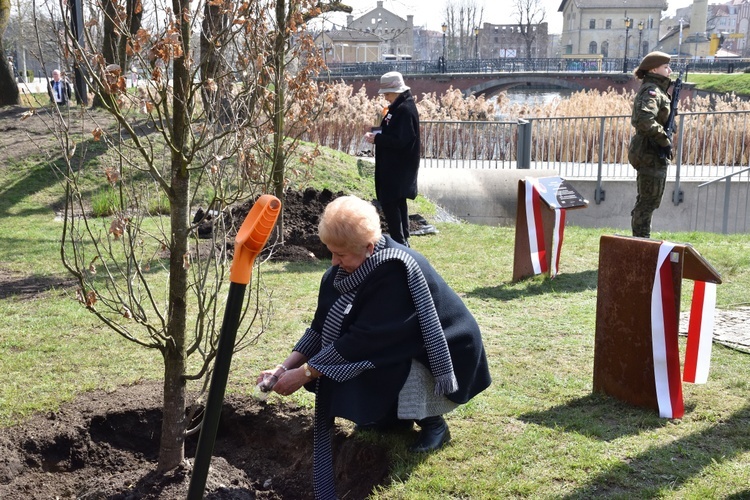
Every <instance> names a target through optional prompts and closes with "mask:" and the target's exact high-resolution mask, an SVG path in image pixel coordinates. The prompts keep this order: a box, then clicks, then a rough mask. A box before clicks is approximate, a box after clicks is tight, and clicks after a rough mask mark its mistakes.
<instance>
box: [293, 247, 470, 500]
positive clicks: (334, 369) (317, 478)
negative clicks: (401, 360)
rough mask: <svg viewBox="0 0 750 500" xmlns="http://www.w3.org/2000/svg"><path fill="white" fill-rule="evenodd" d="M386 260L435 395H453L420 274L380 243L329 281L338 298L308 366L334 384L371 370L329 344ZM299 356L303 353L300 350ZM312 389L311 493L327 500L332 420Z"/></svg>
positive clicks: (444, 348) (331, 494) (331, 490)
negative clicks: (401, 286)
mask: <svg viewBox="0 0 750 500" xmlns="http://www.w3.org/2000/svg"><path fill="white" fill-rule="evenodd" d="M392 260H399V261H401V262H402V263H403V264H404V266H405V268H406V281H407V286H408V287H409V291H410V293H411V296H412V299H413V300H414V306H415V309H416V312H417V320H418V322H419V327H420V329H421V331H422V338H423V340H424V345H425V349H426V350H427V359H428V361H429V368H430V371H431V372H432V376H433V377H434V378H435V394H436V395H444V394H451V393H453V392H456V391H457V390H458V381H457V380H456V376H455V374H454V373H453V362H452V361H451V358H450V353H449V351H448V342H447V341H446V340H445V334H444V333H443V327H442V325H441V324H440V319H439V318H438V315H437V311H436V310H435V303H434V302H433V300H432V295H431V294H430V290H429V287H428V286H427V281H426V280H425V277H424V274H422V270H421V269H420V268H419V265H418V264H417V262H416V261H415V260H414V258H413V257H412V256H411V255H409V254H408V253H406V252H404V251H403V250H401V249H398V248H386V246H385V238H384V237H381V239H380V241H378V243H377V245H375V249H374V252H373V255H372V256H370V257H369V258H367V259H366V260H365V261H364V262H363V263H362V264H361V265H360V266H359V267H358V268H357V269H356V270H355V271H354V272H353V273H351V274H349V273H347V272H346V271H344V270H343V269H342V268H339V270H338V273H337V274H336V276H335V277H334V281H333V286H334V287H335V288H336V290H338V292H339V293H341V294H342V295H341V297H339V298H338V300H337V301H336V302H335V303H334V304H333V306H332V307H331V309H330V310H329V312H328V315H327V316H326V319H325V320H324V322H323V328H322V330H323V331H322V339H321V350H320V352H318V353H317V354H316V355H315V359H314V360H313V363H311V366H313V367H314V368H315V369H316V370H318V371H320V372H321V373H323V374H324V375H325V376H326V377H328V378H331V379H333V380H335V381H337V382H342V381H345V380H349V379H351V378H354V377H356V376H357V375H359V374H360V373H362V372H363V371H365V370H368V369H371V368H374V367H375V366H374V365H373V364H372V363H371V362H369V361H360V362H354V363H352V362H349V361H347V360H346V359H344V358H343V357H342V356H341V355H340V354H338V353H337V352H336V350H335V349H334V348H333V342H334V341H335V340H336V339H338V338H339V336H340V335H341V325H342V323H343V321H344V318H345V317H346V314H347V313H348V312H349V309H350V308H351V304H352V302H353V301H354V297H355V295H356V293H357V289H358V288H359V285H361V284H362V282H363V281H364V280H365V278H366V277H367V276H368V275H369V274H370V273H371V272H372V271H373V270H374V269H375V268H377V267H378V266H379V265H380V264H383V263H385V262H389V261H392ZM298 345H299V344H298ZM300 347H301V346H300ZM295 350H297V348H295ZM302 351H303V352H304V349H302ZM318 388H319V386H316V391H315V394H316V401H315V430H314V439H313V442H314V449H313V489H314V492H315V498H316V499H319V500H329V499H335V498H336V489H335V485H334V475H333V451H332V448H331V431H332V430H333V418H332V417H330V415H329V414H328V408H329V407H330V404H329V401H327V398H328V397H330V394H322V393H321V391H319V390H318Z"/></svg>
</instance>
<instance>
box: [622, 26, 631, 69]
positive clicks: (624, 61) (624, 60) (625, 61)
mask: <svg viewBox="0 0 750 500" xmlns="http://www.w3.org/2000/svg"><path fill="white" fill-rule="evenodd" d="M629 32H630V18H629V17H628V11H625V57H623V58H622V72H623V73H627V72H628V33H629Z"/></svg>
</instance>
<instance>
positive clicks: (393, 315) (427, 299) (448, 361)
mask: <svg viewBox="0 0 750 500" xmlns="http://www.w3.org/2000/svg"><path fill="white" fill-rule="evenodd" d="M319 235H320V239H321V241H322V242H323V243H324V244H325V245H326V246H327V247H328V249H329V250H330V251H331V254H332V259H331V263H332V266H331V267H330V268H329V269H328V270H327V271H326V272H325V274H324V275H323V278H322V280H321V284H320V289H319V291H318V305H317V309H316V311H315V315H314V317H313V320H312V323H311V325H310V327H309V328H307V330H306V331H305V333H304V334H303V335H302V337H301V338H300V340H299V341H298V342H297V344H296V345H295V346H294V348H293V350H292V352H291V354H290V355H289V356H288V357H287V358H286V359H285V360H284V361H283V362H282V363H281V364H279V365H276V368H274V369H272V370H265V371H263V372H262V373H261V374H260V375H259V376H258V380H257V382H258V383H259V384H266V388H265V390H266V391H268V390H273V391H274V392H276V393H278V394H281V395H284V396H286V395H289V394H292V393H294V392H295V391H297V390H299V389H300V387H303V386H304V387H306V388H307V389H309V390H311V391H313V392H315V431H314V453H313V484H314V492H315V497H316V498H317V499H326V500H327V499H331V498H336V491H335V486H334V475H333V453H332V449H331V432H332V429H333V423H334V417H342V418H345V419H348V420H351V421H353V422H355V423H356V424H357V429H358V430H359V431H361V430H375V431H381V432H387V431H389V430H405V429H412V428H413V423H414V422H415V421H416V423H417V424H418V425H419V427H420V429H421V430H420V432H419V435H418V438H417V440H416V442H415V443H414V444H413V445H412V446H411V447H410V448H409V450H410V451H412V452H417V453H419V452H430V451H433V450H437V449H438V448H440V447H442V446H443V445H444V444H445V443H447V442H448V441H449V440H450V432H449V430H448V424H447V422H446V421H445V419H444V418H443V416H442V415H443V414H445V413H447V412H449V411H451V410H453V409H454V408H456V407H457V406H458V405H460V404H463V403H466V402H467V401H469V400H470V399H471V398H473V397H474V396H476V395H477V394H479V393H480V392H482V391H483V390H484V389H486V388H487V387H489V385H490V383H491V379H490V373H489V369H488V365H487V359H486V355H485V351H484V345H483V343H482V338H481V333H480V330H479V326H478V325H477V323H476V321H475V319H474V317H473V316H472V314H471V313H470V312H469V310H468V309H467V308H466V306H465V305H464V303H463V301H462V300H461V298H460V297H459V296H458V295H457V294H456V293H455V292H454V291H453V290H452V289H451V288H450V287H449V286H448V284H446V282H445V281H444V280H443V279H442V278H441V277H440V275H439V274H438V273H437V272H436V271H435V269H434V268H433V267H432V266H431V265H430V264H429V263H428V262H427V260H426V259H425V258H424V257H423V256H422V255H420V254H419V253H417V252H415V251H413V250H411V249H409V248H407V247H405V246H403V245H400V244H398V243H396V242H395V241H394V240H393V239H392V238H390V237H387V236H383V235H381V230H380V218H379V216H378V212H377V209H376V208H375V206H374V205H373V204H372V203H369V202H366V201H364V200H362V199H360V198H357V197H355V196H342V197H339V198H336V199H335V200H333V201H332V202H331V203H330V204H328V206H327V207H326V209H325V211H324V213H323V215H322V217H321V220H320V224H319ZM259 387H261V390H263V388H262V386H259ZM354 466H356V465H354Z"/></svg>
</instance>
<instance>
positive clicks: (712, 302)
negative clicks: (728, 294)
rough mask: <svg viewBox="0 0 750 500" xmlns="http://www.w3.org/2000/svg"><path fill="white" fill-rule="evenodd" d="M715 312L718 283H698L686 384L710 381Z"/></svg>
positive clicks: (685, 374) (694, 302)
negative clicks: (709, 371) (709, 372)
mask: <svg viewBox="0 0 750 500" xmlns="http://www.w3.org/2000/svg"><path fill="white" fill-rule="evenodd" d="M715 310H716V283H706V282H704V281H696V282H695V286H694V287H693V303H692V305H691V307H690V323H689V326H688V339H687V347H686V348H685V368H684V371H683V376H682V378H683V380H684V381H685V382H691V383H693V384H705V383H706V381H707V380H708V369H709V367H710V366H711V345H712V344H713V330H714V311H715Z"/></svg>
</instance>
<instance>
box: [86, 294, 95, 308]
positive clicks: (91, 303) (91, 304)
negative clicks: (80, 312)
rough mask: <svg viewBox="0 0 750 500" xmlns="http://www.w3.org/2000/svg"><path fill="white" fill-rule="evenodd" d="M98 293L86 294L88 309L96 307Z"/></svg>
mask: <svg viewBox="0 0 750 500" xmlns="http://www.w3.org/2000/svg"><path fill="white" fill-rule="evenodd" d="M96 301H97V299H96V292H95V291H93V290H91V291H90V292H89V293H87V294H86V307H94V306H95V305H96Z"/></svg>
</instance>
